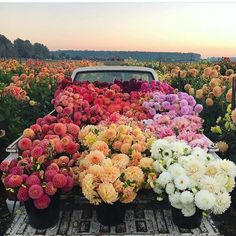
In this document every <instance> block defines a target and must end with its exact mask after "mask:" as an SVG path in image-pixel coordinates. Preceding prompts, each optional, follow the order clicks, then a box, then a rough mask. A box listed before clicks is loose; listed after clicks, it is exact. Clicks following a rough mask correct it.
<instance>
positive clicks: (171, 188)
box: [166, 183, 175, 194]
mask: <svg viewBox="0 0 236 236" xmlns="http://www.w3.org/2000/svg"><path fill="white" fill-rule="evenodd" d="M174 192H175V185H174V184H173V183H168V184H167V185H166V193H167V194H172V193H174Z"/></svg>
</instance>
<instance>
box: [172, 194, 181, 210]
mask: <svg viewBox="0 0 236 236" xmlns="http://www.w3.org/2000/svg"><path fill="white" fill-rule="evenodd" d="M179 198H180V193H179V192H175V193H173V194H170V195H169V201H170V204H171V206H172V207H174V208H177V209H182V203H181V202H180V199H179Z"/></svg>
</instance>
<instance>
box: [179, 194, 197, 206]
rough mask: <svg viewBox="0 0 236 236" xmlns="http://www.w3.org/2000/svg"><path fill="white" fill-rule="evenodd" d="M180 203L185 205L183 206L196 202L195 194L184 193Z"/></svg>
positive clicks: (181, 195)
mask: <svg viewBox="0 0 236 236" xmlns="http://www.w3.org/2000/svg"><path fill="white" fill-rule="evenodd" d="M179 199H180V201H181V202H182V203H183V204H190V203H193V201H194V196H193V193H192V192H190V191H184V192H182V193H181V194H180V198H179Z"/></svg>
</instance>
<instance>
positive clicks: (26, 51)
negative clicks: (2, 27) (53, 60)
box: [0, 34, 50, 59]
mask: <svg viewBox="0 0 236 236" xmlns="http://www.w3.org/2000/svg"><path fill="white" fill-rule="evenodd" d="M0 58H20V59H21V58H34V59H48V58H50V51H49V49H48V48H47V46H45V45H43V44H41V43H34V44H32V43H31V42H30V41H29V40H23V39H20V38H18V39H16V40H14V41H13V43H12V42H11V41H10V40H9V39H8V38H6V37H5V36H4V35H1V34H0Z"/></svg>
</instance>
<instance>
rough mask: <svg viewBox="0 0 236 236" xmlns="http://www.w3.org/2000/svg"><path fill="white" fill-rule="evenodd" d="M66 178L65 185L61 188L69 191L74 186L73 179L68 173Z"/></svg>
mask: <svg viewBox="0 0 236 236" xmlns="http://www.w3.org/2000/svg"><path fill="white" fill-rule="evenodd" d="M66 179H67V183H66V185H65V187H64V188H63V191H64V192H69V191H70V190H71V189H72V188H73V186H74V179H73V178H72V177H71V176H69V175H68V176H66Z"/></svg>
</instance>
